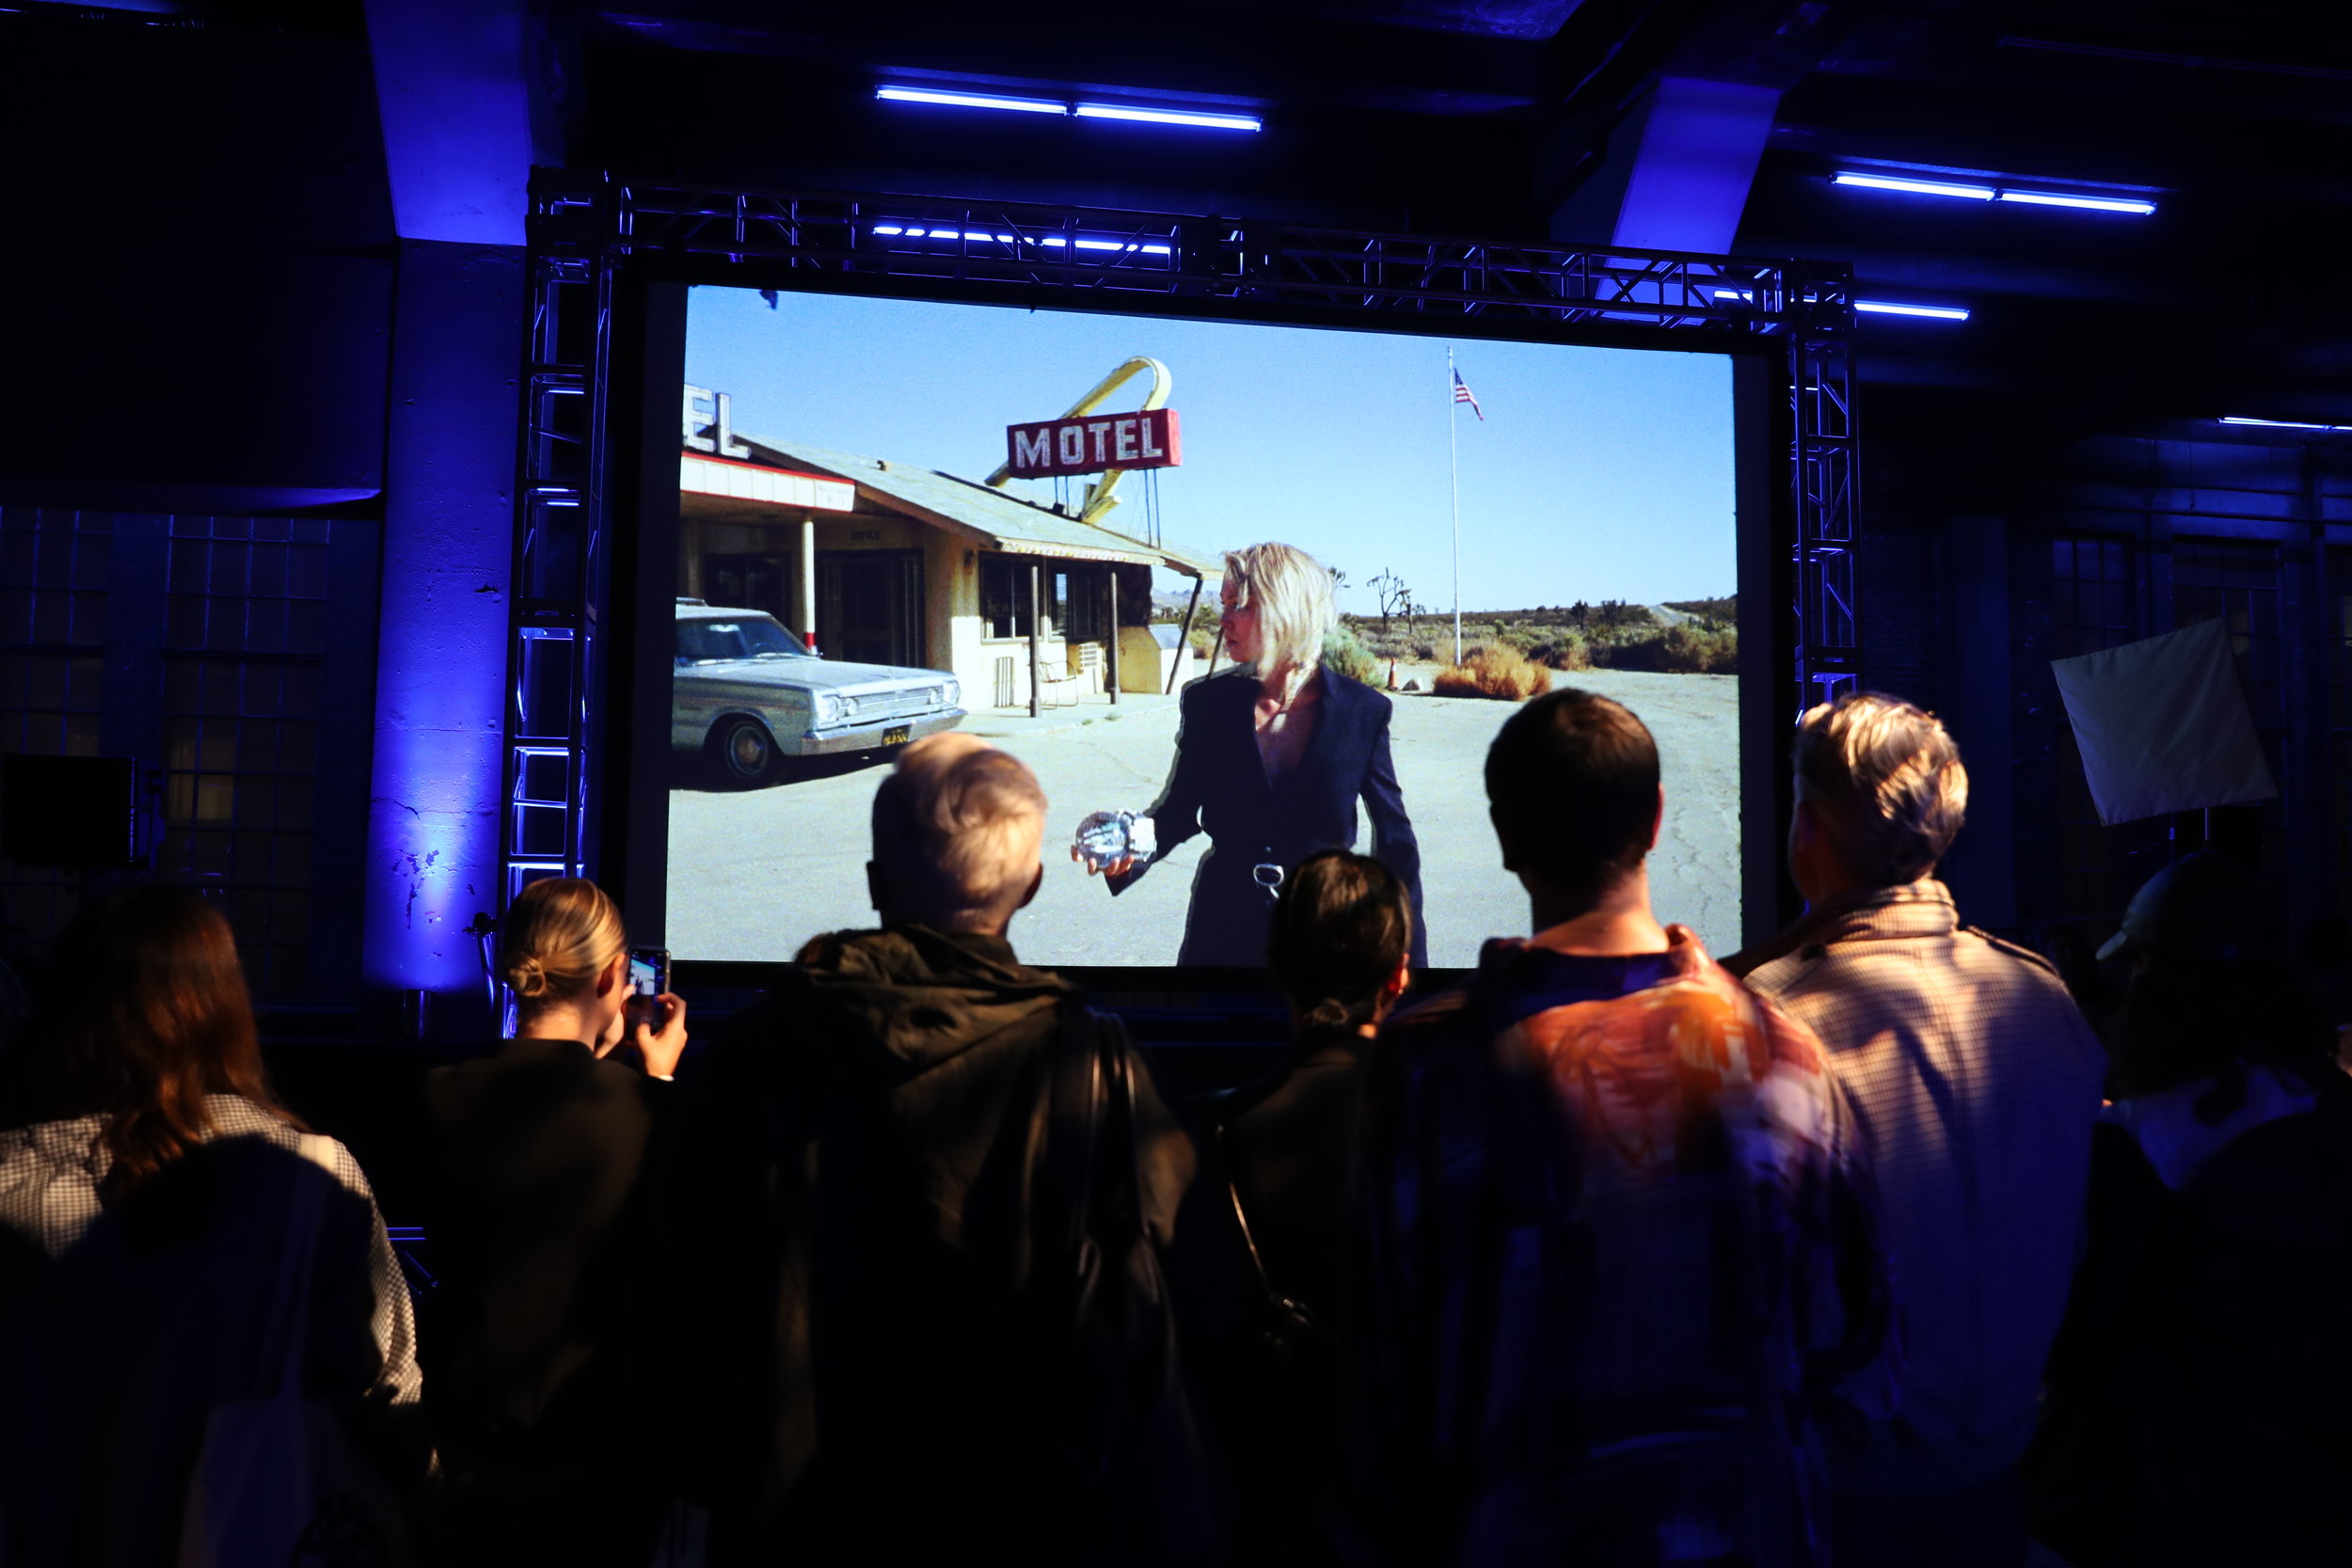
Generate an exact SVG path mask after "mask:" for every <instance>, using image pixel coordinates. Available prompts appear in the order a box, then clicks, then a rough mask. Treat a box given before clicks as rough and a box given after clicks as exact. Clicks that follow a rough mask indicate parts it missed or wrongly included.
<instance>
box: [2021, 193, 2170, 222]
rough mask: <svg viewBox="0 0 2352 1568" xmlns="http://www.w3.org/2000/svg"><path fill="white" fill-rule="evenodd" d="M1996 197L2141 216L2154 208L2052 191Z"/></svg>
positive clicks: (2148, 204)
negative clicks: (2065, 194) (2062, 194)
mask: <svg viewBox="0 0 2352 1568" xmlns="http://www.w3.org/2000/svg"><path fill="white" fill-rule="evenodd" d="M1997 199H1999V200H2002V201H2022V202H2024V203H2025V204H2026V206H2028V207H2081V208H2085V209H2087V210H2088V211H2090V212H2093V213H2136V214H2138V215H2139V216H2141V217H2146V216H2147V215H2148V214H2151V213H2153V212H2154V211H2155V210H2156V204H2155V203H2154V202H2153V201H2133V200H2126V199H2124V198H2122V197H2113V196H2059V195H2058V194H2057V193H2055V192H2052V191H2003V192H2002V193H2001V194H2000V196H1999V197H1998V198H1997Z"/></svg>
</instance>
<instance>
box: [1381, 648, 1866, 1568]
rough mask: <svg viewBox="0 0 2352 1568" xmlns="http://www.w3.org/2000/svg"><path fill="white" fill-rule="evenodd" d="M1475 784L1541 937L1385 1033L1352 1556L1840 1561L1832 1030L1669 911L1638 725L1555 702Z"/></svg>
mask: <svg viewBox="0 0 2352 1568" xmlns="http://www.w3.org/2000/svg"><path fill="white" fill-rule="evenodd" d="M1486 786H1487V799H1488V801H1489V804H1490V816H1491V818H1492V820H1493V823H1494V828H1495V833H1496V836H1497V837H1498V838H1499V839H1500V840H1501V841H1502V855H1503V864H1504V866H1505V867H1506V868H1508V869H1509V870H1510V871H1512V872H1513V873H1515V874H1516V875H1517V876H1518V879H1519V881H1520V883H1521V884H1522V885H1523V886H1524V887H1525V888H1526V889H1527V894H1528V901H1529V905H1530V908H1531V911H1532V913H1533V920H1532V924H1533V927H1534V936H1533V937H1532V938H1529V939H1526V940H1503V939H1498V940H1495V941H1492V942H1488V943H1487V944H1486V950H1485V951H1484V952H1483V953H1482V954H1481V955H1480V959H1479V967H1478V970H1477V973H1476V974H1475V976H1474V977H1473V978H1472V979H1471V980H1470V982H1469V983H1468V984H1467V985H1465V986H1463V987H1462V988H1460V989H1458V990H1453V991H1448V992H1445V993H1442V994H1440V995H1438V996H1437V997H1434V998H1432V999H1430V1000H1429V1001H1427V1002H1424V1003H1422V1004H1421V1005H1419V1006H1415V1007H1412V1008H1409V1009H1407V1010H1406V1012H1404V1013H1401V1014H1399V1015H1398V1016H1397V1017H1396V1018H1395V1019H1394V1020H1393V1021H1392V1022H1391V1023H1390V1025H1389V1026H1388V1028H1387V1029H1385V1030H1384V1031H1383V1032H1382V1036H1381V1042H1380V1044H1381V1053H1382V1073H1383V1077H1384V1082H1383V1083H1382V1084H1381V1085H1380V1086H1379V1087H1378V1089H1377V1090H1376V1091H1375V1096H1374V1101H1373V1108H1372V1110H1371V1112H1370V1125H1369V1128H1368V1132H1367V1136H1366V1143H1365V1152H1364V1169H1363V1183H1362V1194H1363V1201H1364V1203H1365V1214H1364V1220H1365V1223H1364V1226H1363V1253H1362V1257H1361V1259H1359V1261H1360V1265H1361V1267H1362V1269H1363V1270H1364V1277H1363V1286H1364V1289H1365V1292H1366V1294H1365V1299H1364V1300H1363V1301H1362V1302H1360V1303H1359V1309H1360V1310H1361V1313H1362V1321H1361V1327H1362V1330H1363V1334H1362V1340H1363V1343H1362V1354H1363V1357H1364V1359H1363V1361H1362V1363H1361V1365H1360V1366H1359V1369H1358V1379H1359V1382H1358V1396H1359V1431H1360V1432H1361V1433H1362V1435H1363V1442H1362V1449H1361V1452H1360V1454H1359V1465H1358V1473H1357V1476H1356V1488H1355V1498H1354V1507H1353V1509H1352V1510H1351V1514H1350V1521H1349V1523H1350V1529H1351V1534H1352V1537H1353V1539H1352V1541H1351V1546H1352V1548H1353V1549H1354V1550H1355V1551H1356V1552H1357V1553H1358V1555H1359V1556H1360V1557H1362V1558H1364V1559H1366V1560H1391V1561H1399V1562H1416V1563H1422V1562H1429V1563H1505V1562H1507V1563H1514V1564H1517V1563H1538V1562H1558V1563H1566V1562H1609V1563H1617V1562H1628V1563H1633V1562H1639V1563H1684V1562H1687V1563H1702V1562H1716V1561H1723V1562H1741V1563H1765V1564H1774V1565H1781V1564H1787V1565H1792V1568H1795V1565H1804V1564H1809V1563H1813V1562H1816V1561H1819V1560H1821V1558H1822V1555H1823V1546H1824V1535H1825V1530H1824V1524H1825V1521H1824V1520H1823V1519H1822V1518H1821V1517H1820V1484H1819V1477H1818V1475H1816V1474H1815V1472H1814V1465H1813V1464H1812V1463H1811V1461H1810V1460H1809V1458H1808V1455H1809V1454H1810V1453H1811V1452H1812V1451H1813V1432H1812V1427H1813V1423H1814V1420H1815V1418H1816V1415H1817V1412H1818V1411H1819V1409H1820V1406H1821V1404H1822V1403H1823V1402H1825V1401H1826V1400H1828V1399H1829V1398H1830V1397H1831V1396H1832V1394H1833V1391H1834V1390H1843V1391H1844V1392H1846V1393H1848V1394H1851V1395H1852V1396H1853V1397H1855V1398H1858V1399H1866V1400H1867V1399H1868V1398H1869V1395H1868V1393H1867V1384H1869V1383H1870V1382H1871V1381H1872V1380H1871V1379H1870V1378H1869V1377H1867V1376H1866V1374H1867V1373H1868V1372H1869V1371H1870V1370H1871V1369H1872V1368H1873V1367H1874V1366H1875V1364H1876V1357H1877V1354H1878V1351H1879V1349H1880V1345H1881V1341H1882V1339H1883V1336H1884V1333H1885V1326H1886V1310H1887V1302H1886V1296H1885V1293H1884V1288H1883V1285H1884V1269H1883V1260H1882V1259H1881V1258H1880V1256H1879V1254H1878V1252H1877V1250H1876V1247H1875V1243H1874V1242H1873V1240H1872V1227H1871V1222H1870V1197H1869V1194H1868V1191H1867V1175H1866V1173H1865V1172H1864V1171H1863V1170H1862V1169H1861V1167H1860V1166H1859V1165H1858V1164H1857V1163H1856V1160H1855V1154H1854V1149H1853V1148H1852V1145H1851V1142H1850V1140H1849V1136H1848V1130H1847V1127H1846V1124H1845V1122H1844V1119H1843V1110H1842V1105H1841V1102H1840V1101H1839V1100H1838V1098H1837V1095H1836V1089H1835V1086H1834V1085H1832V1083H1831V1082H1830V1079H1829V1077H1828V1073H1827V1070H1826V1068H1825V1065H1824V1063H1823V1061H1822V1058H1821V1053H1820V1046H1819V1044H1818V1042H1816V1041H1815V1040H1814V1038H1813V1037H1812V1036H1811V1035H1810V1034H1809V1033H1807V1032H1806V1031H1805V1030H1804V1028H1803V1027H1802V1026H1800V1025H1798V1024H1795V1023H1793V1022H1790V1021H1789V1020H1788V1018H1786V1017H1785V1016H1784V1015H1782V1014H1781V1013H1779V1012H1778V1011H1777V1010H1776V1009H1774V1008H1773V1007H1772V1006H1770V1005H1769V1004H1767V1003H1764V1002H1762V1001H1760V1000H1759V999H1758V998H1756V997H1755V996H1753V995H1751V994H1750V993H1749V992H1747V991H1746V990H1743V989H1742V988H1741V987H1740V984H1739V983H1738V982H1737V981H1735V980H1733V979H1732V978H1731V976H1730V975H1728V974H1725V973H1724V971H1723V970H1722V969H1721V968H1720V967H1718V966H1717V965H1716V964H1715V963H1714V962H1713V961H1712V960H1711V959H1709V958H1708V956H1707V954H1706V953H1705V951H1703V950H1702V949H1701V948H1700V946H1699V943H1698V940H1697V939H1696V938H1695V937H1694V936H1692V933H1691V932H1690V931H1689V930H1688V929H1687V928H1685V927H1679V926H1675V927H1664V926H1661V925H1660V924H1659V922H1658V920H1657V918H1656V917H1655V916H1654V915H1653V914H1652V913H1651V911H1650V899H1649V875H1648V869H1647V865H1646V860H1647V856H1648V853H1649V851H1650V849H1651V847H1653V846H1654V845H1655V844H1656V842H1657V838H1658V830H1659V826H1660V823H1661V820H1662V818H1663V813H1664V806H1665V802H1664V797H1663V793H1662V791H1661V789H1660V786H1659V768H1658V751H1657V747H1656V745H1655V743H1654V742H1653V741H1652V740H1651V738H1650V736H1649V732H1648V731H1647V730H1646V729H1645V727H1644V726H1643V724H1642V722H1641V721H1640V720H1639V719H1636V718H1635V717H1634V716H1633V715H1632V714H1631V713H1629V712H1628V711H1627V710H1626V709H1625V708H1624V707H1622V706H1620V705H1618V704H1616V703H1613V702H1611V701H1609V700H1608V699H1607V698H1604V697H1598V696H1595V695H1593V694H1591V693H1588V692H1584V691H1578V690H1571V689H1564V690H1559V691H1554V692H1552V693H1550V694H1549V695H1548V696H1545V697H1539V698H1537V699H1536V700H1534V701H1533V702H1531V703H1529V704H1528V705H1526V706H1525V707H1523V708H1521V709H1520V710H1519V711H1518V713H1517V714H1515V715H1513V716H1512V718H1511V720H1510V721H1508V722H1507V723H1505V724H1504V725H1503V727H1502V733H1501V734H1500V735H1499V736H1497V737H1496V739H1495V742H1494V745H1493V747H1492V748H1491V750H1489V752H1487V759H1486Z"/></svg>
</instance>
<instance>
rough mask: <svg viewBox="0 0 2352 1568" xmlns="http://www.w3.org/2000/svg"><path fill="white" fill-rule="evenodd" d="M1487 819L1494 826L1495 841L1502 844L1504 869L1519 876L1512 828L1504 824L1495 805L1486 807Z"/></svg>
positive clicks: (1516, 849) (1517, 855)
mask: <svg viewBox="0 0 2352 1568" xmlns="http://www.w3.org/2000/svg"><path fill="white" fill-rule="evenodd" d="M1486 821H1487V822H1488V823H1489V824H1490V825H1491V826H1492V827H1493V828H1494V831H1495V842H1496V843H1497V844H1500V845H1502V869H1503V870H1505V871H1508V872H1510V873H1511V874H1512V875H1513V876H1515V877H1516V876H1518V870H1519V854H1518V847H1517V846H1515V845H1514V844H1513V843H1512V842H1511V830H1510V829H1508V828H1506V827H1504V826H1503V825H1502V813H1501V812H1499V811H1497V810H1495V808H1494V807H1492V806H1488V807H1487V808H1486Z"/></svg>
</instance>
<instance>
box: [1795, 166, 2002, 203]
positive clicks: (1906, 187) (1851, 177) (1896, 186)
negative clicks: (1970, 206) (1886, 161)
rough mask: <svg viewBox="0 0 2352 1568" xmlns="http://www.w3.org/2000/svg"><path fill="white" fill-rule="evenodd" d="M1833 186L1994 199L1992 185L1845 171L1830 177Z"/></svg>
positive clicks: (1919, 194)
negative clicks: (1959, 183)
mask: <svg viewBox="0 0 2352 1568" xmlns="http://www.w3.org/2000/svg"><path fill="white" fill-rule="evenodd" d="M1829 182H1830V183H1831V184H1833V185H1860V186H1862V187H1863V188H1864V189H1865V190H1873V191H1909V192H1910V193H1911V194H1912V195H1914V196H1957V197H1963V198H1966V199H1967V200H1970V201H1990V200H1992V199H1993V197H1994V190H1993V187H1992V186H1990V185H1955V184H1951V183H1948V182H1942V181H1936V180H1898V179H1895V178H1894V177H1893V176H1891V175H1885V174H1848V173H1846V172H1845V171H1844V170H1842V169H1841V170H1839V171H1838V172H1837V173H1836V174H1833V175H1831V176H1830V177H1829Z"/></svg>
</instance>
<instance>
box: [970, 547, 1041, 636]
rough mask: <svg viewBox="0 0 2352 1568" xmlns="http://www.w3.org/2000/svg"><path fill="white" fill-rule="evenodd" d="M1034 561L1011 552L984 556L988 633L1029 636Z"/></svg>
mask: <svg viewBox="0 0 2352 1568" xmlns="http://www.w3.org/2000/svg"><path fill="white" fill-rule="evenodd" d="M1031 564H1032V563H1031V562H1026V561H1023V560H1019V559H1017V558H1015V557H1013V556H1009V555H984V556H982V557H980V619H981V620H982V621H983V622H984V623H985V624H986V628H987V630H986V635H988V636H990V637H1026V636H1028V635H1029V622H1030V615H1029V570H1030V567H1031Z"/></svg>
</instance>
